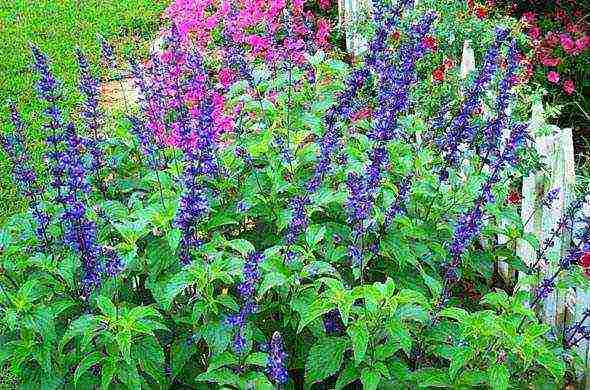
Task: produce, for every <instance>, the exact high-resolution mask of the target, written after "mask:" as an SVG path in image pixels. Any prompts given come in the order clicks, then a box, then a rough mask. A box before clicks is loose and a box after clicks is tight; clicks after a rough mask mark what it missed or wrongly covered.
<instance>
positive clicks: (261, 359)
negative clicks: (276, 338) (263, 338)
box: [244, 352, 268, 367]
mask: <svg viewBox="0 0 590 390" xmlns="http://www.w3.org/2000/svg"><path fill="white" fill-rule="evenodd" d="M244 363H245V364H250V365H253V366H260V367H266V364H267V363H268V354H267V353H265V352H253V353H251V354H250V355H248V357H247V358H246V361H245V362H244Z"/></svg>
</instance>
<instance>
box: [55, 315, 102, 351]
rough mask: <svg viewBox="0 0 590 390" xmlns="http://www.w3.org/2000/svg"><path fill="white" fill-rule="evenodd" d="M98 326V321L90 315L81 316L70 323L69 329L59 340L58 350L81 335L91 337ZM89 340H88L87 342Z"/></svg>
mask: <svg viewBox="0 0 590 390" xmlns="http://www.w3.org/2000/svg"><path fill="white" fill-rule="evenodd" d="M99 325H100V319H99V318H98V317H95V316H92V315H83V316H82V317H79V318H77V319H75V320H74V321H72V323H71V324H70V327H69V328H68V330H67V331H66V333H65V334H64V335H63V337H62V338H61V341H60V343H59V349H60V350H62V349H63V347H64V346H65V345H66V344H67V343H68V342H69V341H70V340H71V339H73V338H74V337H76V336H82V335H93V334H95V331H96V329H97V328H98V326H99ZM89 341H90V340H88V342H89Z"/></svg>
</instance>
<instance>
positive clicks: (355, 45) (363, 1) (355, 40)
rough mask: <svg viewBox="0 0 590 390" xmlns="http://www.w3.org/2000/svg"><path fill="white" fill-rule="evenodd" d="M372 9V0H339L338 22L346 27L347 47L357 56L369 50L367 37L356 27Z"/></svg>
mask: <svg viewBox="0 0 590 390" xmlns="http://www.w3.org/2000/svg"><path fill="white" fill-rule="evenodd" d="M372 9H373V3H372V1H371V0H338V23H339V24H340V26H341V27H344V28H345V29H346V49H347V50H348V52H349V53H351V54H354V55H355V56H358V55H361V54H362V53H364V52H365V51H366V50H367V47H368V42H367V39H366V38H364V37H363V36H362V35H361V34H359V33H358V32H357V31H356V27H357V24H358V23H359V21H360V20H362V17H363V16H365V15H368V14H370V13H371V11H372Z"/></svg>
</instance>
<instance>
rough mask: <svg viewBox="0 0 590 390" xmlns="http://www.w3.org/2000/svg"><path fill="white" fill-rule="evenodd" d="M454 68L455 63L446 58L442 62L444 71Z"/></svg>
mask: <svg viewBox="0 0 590 390" xmlns="http://www.w3.org/2000/svg"><path fill="white" fill-rule="evenodd" d="M454 66H455V62H454V61H453V60H452V59H451V58H449V57H447V58H445V59H444V60H443V68H445V71H448V70H450V69H452V68H453V67H454Z"/></svg>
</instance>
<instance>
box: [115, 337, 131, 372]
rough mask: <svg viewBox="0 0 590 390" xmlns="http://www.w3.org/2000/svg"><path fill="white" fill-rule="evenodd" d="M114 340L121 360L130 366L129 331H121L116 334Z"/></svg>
mask: <svg viewBox="0 0 590 390" xmlns="http://www.w3.org/2000/svg"><path fill="white" fill-rule="evenodd" d="M115 338H116V340H117V345H118V346H119V349H120V350H121V354H122V355H123V358H124V359H125V361H126V362H127V363H128V364H129V365H131V333H130V332H129V331H122V332H119V333H117V336H116V337H115Z"/></svg>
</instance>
